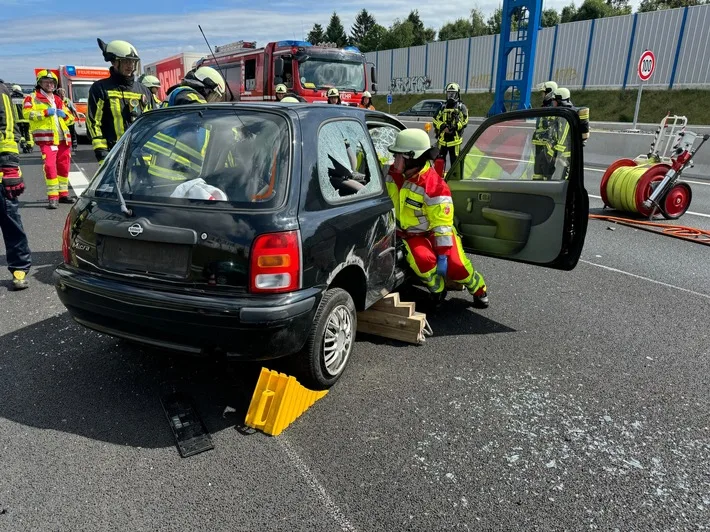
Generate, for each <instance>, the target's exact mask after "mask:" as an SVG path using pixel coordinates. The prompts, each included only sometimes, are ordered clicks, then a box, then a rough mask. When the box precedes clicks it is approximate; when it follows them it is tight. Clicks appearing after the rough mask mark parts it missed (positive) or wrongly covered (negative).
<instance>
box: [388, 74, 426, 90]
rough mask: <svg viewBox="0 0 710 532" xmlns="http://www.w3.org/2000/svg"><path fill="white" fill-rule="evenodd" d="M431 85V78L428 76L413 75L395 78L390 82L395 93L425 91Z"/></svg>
mask: <svg viewBox="0 0 710 532" xmlns="http://www.w3.org/2000/svg"><path fill="white" fill-rule="evenodd" d="M429 87H431V80H430V79H429V78H428V77H427V76H412V77H409V78H394V79H392V83H391V84H390V89H391V90H392V92H393V93H400V94H411V93H423V92H426V91H427V90H428V89H429Z"/></svg>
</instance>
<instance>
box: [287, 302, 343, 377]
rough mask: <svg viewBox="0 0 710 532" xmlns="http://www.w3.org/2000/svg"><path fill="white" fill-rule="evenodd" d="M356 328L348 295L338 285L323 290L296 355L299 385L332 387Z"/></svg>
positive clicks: (341, 370) (341, 372)
mask: <svg viewBox="0 0 710 532" xmlns="http://www.w3.org/2000/svg"><path fill="white" fill-rule="evenodd" d="M356 330H357V312H356V310H355V303H353V299H352V297H350V294H349V293H348V292H346V291H345V290H343V289H342V288H331V289H330V290H328V291H326V293H325V295H324V296H323V299H322V300H321V302H320V305H319V306H318V311H317V312H316V315H315V318H314V319H313V326H312V328H311V332H310V335H309V336H308V340H307V341H306V345H305V346H304V347H303V350H301V352H300V353H298V354H297V355H296V356H297V357H298V367H299V371H298V373H299V380H300V381H301V384H303V385H304V386H305V387H306V388H309V389H312V390H325V389H327V388H330V387H331V386H333V385H334V384H335V383H336V382H337V380H338V379H339V378H340V376H341V375H342V374H343V372H344V371H345V367H346V365H347V363H348V360H349V359H350V353H352V350H353V344H354V343H355V331H356Z"/></svg>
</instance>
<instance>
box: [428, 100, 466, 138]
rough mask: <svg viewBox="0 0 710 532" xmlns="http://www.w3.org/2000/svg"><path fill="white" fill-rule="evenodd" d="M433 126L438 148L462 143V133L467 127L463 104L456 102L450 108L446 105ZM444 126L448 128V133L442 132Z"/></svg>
mask: <svg viewBox="0 0 710 532" xmlns="http://www.w3.org/2000/svg"><path fill="white" fill-rule="evenodd" d="M454 115H455V116H454ZM433 124H434V129H435V131H436V138H437V140H438V141H439V146H440V147H443V146H458V145H459V144H461V143H462V142H463V134H462V132H463V130H464V128H465V127H466V126H467V125H468V109H467V108H466V106H465V105H464V104H463V102H456V104H455V105H454V106H452V107H449V106H448V104H447V106H446V107H444V108H443V109H442V110H441V111H439V112H438V114H437V115H436V117H435V118H434V121H433ZM446 126H449V133H446V132H445V131H444V129H445V128H446Z"/></svg>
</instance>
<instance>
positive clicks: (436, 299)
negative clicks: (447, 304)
mask: <svg viewBox="0 0 710 532" xmlns="http://www.w3.org/2000/svg"><path fill="white" fill-rule="evenodd" d="M447 294H448V292H447V291H446V290H445V289H444V290H442V291H441V292H438V293H435V292H430V293H429V300H430V301H431V304H432V306H433V307H434V310H438V309H440V308H441V306H442V305H443V304H444V301H446V296H447Z"/></svg>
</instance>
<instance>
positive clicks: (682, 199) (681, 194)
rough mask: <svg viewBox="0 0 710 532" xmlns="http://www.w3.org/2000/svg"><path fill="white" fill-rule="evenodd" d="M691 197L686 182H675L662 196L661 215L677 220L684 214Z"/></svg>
mask: <svg viewBox="0 0 710 532" xmlns="http://www.w3.org/2000/svg"><path fill="white" fill-rule="evenodd" d="M692 199H693V191H692V190H691V189H690V185H688V184H687V183H676V184H675V185H674V186H673V188H671V189H670V190H669V191H668V194H666V197H665V198H663V211H662V212H663V216H664V217H665V218H666V220H677V219H678V218H680V217H681V216H683V215H684V214H685V211H687V210H688V208H689V207H690V201H691V200H692Z"/></svg>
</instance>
